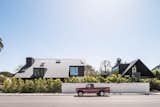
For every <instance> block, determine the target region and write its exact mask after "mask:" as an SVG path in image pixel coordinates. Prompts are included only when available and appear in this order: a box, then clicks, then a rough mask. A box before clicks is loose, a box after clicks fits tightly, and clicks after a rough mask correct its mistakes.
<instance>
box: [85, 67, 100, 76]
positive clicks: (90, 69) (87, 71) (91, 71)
mask: <svg viewBox="0 0 160 107" xmlns="http://www.w3.org/2000/svg"><path fill="white" fill-rule="evenodd" d="M84 75H85V76H97V71H95V69H94V68H93V67H92V66H91V65H86V66H85V72H84Z"/></svg>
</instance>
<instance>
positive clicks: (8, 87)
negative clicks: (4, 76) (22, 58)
mask: <svg viewBox="0 0 160 107" xmlns="http://www.w3.org/2000/svg"><path fill="white" fill-rule="evenodd" d="M2 90H3V92H6V93H9V92H11V91H10V90H11V81H10V80H5V82H4V87H3V89H2Z"/></svg>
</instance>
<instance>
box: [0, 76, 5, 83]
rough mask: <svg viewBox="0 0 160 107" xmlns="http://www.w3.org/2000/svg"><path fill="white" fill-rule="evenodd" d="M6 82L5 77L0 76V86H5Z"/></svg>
mask: <svg viewBox="0 0 160 107" xmlns="http://www.w3.org/2000/svg"><path fill="white" fill-rule="evenodd" d="M5 80H6V77H5V76H4V75H0V84H3V83H4V81H5Z"/></svg>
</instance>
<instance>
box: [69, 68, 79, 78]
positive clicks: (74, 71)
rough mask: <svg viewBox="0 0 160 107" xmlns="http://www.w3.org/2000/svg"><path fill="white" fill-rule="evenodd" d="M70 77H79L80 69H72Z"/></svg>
mask: <svg viewBox="0 0 160 107" xmlns="http://www.w3.org/2000/svg"><path fill="white" fill-rule="evenodd" d="M70 75H71V76H77V75H78V67H70Z"/></svg>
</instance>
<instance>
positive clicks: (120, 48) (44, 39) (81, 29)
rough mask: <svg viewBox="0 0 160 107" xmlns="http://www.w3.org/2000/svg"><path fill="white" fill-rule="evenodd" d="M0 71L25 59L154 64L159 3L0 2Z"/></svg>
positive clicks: (159, 43)
mask: <svg viewBox="0 0 160 107" xmlns="http://www.w3.org/2000/svg"><path fill="white" fill-rule="evenodd" d="M0 37H1V38H2V39H3V42H4V45H5V48H4V49H3V50H2V51H1V52H0V71H3V70H5V71H6V70H7V71H10V72H15V69H16V67H17V66H19V65H23V64H25V58H26V57H27V56H31V57H36V58H82V59H85V60H86V62H87V63H89V64H91V65H93V66H94V67H95V68H96V69H98V68H99V65H100V62H101V61H102V60H103V59H107V60H110V61H111V62H112V65H113V64H114V63H115V60H116V58H117V57H120V58H122V59H123V60H124V61H126V62H129V61H132V60H135V59H137V58H140V59H142V61H143V62H144V63H145V64H146V65H147V66H148V67H149V68H153V67H154V66H156V65H158V64H160V0H0Z"/></svg>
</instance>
